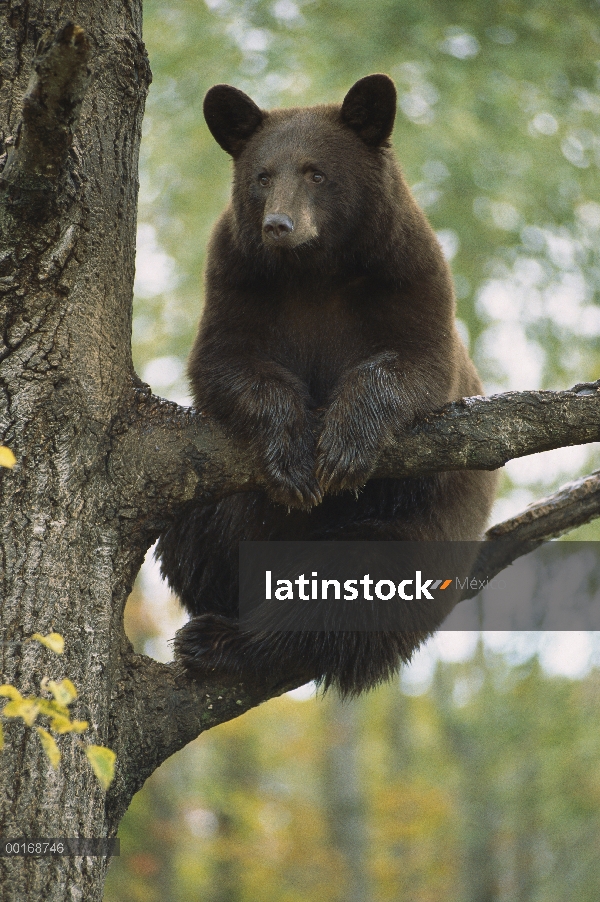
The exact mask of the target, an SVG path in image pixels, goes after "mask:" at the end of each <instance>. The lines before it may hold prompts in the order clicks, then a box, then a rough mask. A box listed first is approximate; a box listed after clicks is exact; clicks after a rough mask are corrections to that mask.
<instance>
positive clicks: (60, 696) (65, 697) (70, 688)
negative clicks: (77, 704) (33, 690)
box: [48, 680, 77, 705]
mask: <svg viewBox="0 0 600 902" xmlns="http://www.w3.org/2000/svg"><path fill="white" fill-rule="evenodd" d="M48 689H49V690H50V692H51V693H52V695H53V696H54V698H55V699H56V701H57V702H58V704H59V705H70V704H71V702H72V701H74V700H75V699H76V698H77V689H76V688H75V686H74V685H73V683H72V682H71V680H62V681H61V682H60V683H56V682H55V681H54V680H48Z"/></svg>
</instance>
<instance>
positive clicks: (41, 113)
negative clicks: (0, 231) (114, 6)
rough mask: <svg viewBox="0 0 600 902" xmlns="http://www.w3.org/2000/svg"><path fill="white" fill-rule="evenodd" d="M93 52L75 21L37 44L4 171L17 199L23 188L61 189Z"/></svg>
mask: <svg viewBox="0 0 600 902" xmlns="http://www.w3.org/2000/svg"><path fill="white" fill-rule="evenodd" d="M88 56H89V44H88V41H87V38H86V36H85V33H84V31H83V29H82V28H80V27H79V26H78V25H73V24H72V23H68V24H67V25H65V26H63V28H61V29H60V31H58V32H57V33H56V35H55V36H54V37H53V38H52V40H51V41H49V42H46V43H43V42H42V43H41V44H40V45H39V46H38V51H37V56H36V58H35V61H34V65H33V71H32V73H31V79H30V82H29V87H28V89H27V93H26V94H25V97H24V98H23V108H22V115H21V122H20V123H19V126H18V129H17V134H16V136H15V138H14V141H13V143H12V144H11V145H9V151H8V158H7V160H6V165H5V167H4V170H3V172H2V175H1V176H0V184H2V183H3V184H4V186H5V187H6V188H7V189H8V199H9V201H12V203H16V202H18V200H19V197H20V192H21V191H27V192H31V191H34V192H42V193H43V192H46V191H49V192H51V191H54V190H55V189H56V179H57V177H58V175H59V174H60V172H61V170H62V168H63V166H64V162H65V159H66V155H67V152H68V150H69V147H70V146H71V142H72V140H73V131H74V128H75V126H76V124H77V120H78V117H79V111H80V109H81V103H82V100H83V97H84V94H85V91H86V88H87V85H88V81H89V71H88V65H87V64H88Z"/></svg>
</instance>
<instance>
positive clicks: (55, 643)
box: [31, 633, 65, 655]
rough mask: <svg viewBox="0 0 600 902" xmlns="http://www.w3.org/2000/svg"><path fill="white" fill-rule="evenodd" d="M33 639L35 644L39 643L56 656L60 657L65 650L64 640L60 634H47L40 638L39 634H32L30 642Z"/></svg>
mask: <svg viewBox="0 0 600 902" xmlns="http://www.w3.org/2000/svg"><path fill="white" fill-rule="evenodd" d="M34 639H35V641H36V642H41V643H42V645H45V646H46V648H49V649H50V651H54V652H56V654H57V655H62V653H63V651H64V650H65V640H64V639H63V637H62V636H61V634H60V633H48V635H47V636H42V635H41V633H34V634H33V636H31V640H32V641H33V640H34Z"/></svg>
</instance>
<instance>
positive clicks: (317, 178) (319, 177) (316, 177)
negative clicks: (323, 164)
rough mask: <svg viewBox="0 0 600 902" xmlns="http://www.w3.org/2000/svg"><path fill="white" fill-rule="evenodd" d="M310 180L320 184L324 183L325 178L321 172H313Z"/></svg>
mask: <svg viewBox="0 0 600 902" xmlns="http://www.w3.org/2000/svg"><path fill="white" fill-rule="evenodd" d="M312 180H313V182H316V183H317V184H320V183H321V182H324V181H325V176H324V175H323V173H322V172H313V174H312Z"/></svg>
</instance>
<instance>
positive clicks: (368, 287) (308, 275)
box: [158, 75, 495, 694]
mask: <svg viewBox="0 0 600 902" xmlns="http://www.w3.org/2000/svg"><path fill="white" fill-rule="evenodd" d="M395 109H396V95H395V89H394V86H393V83H392V82H391V80H390V79H389V78H388V77H387V76H384V75H373V76H368V77H367V78H364V79H361V80H360V81H359V82H357V84H356V85H354V87H353V88H352V89H351V90H350V92H349V93H348V95H347V96H346V99H345V100H344V103H343V104H342V106H341V107H340V106H335V105H331V106H317V107H307V108H297V109H285V110H273V111H271V112H265V111H261V110H259V108H258V107H257V106H256V105H255V104H254V103H253V101H252V100H251V99H250V98H249V97H247V96H246V95H245V94H243V93H242V92H241V91H237V90H236V89H235V88H231V87H229V86H226V85H218V86H216V87H215V88H212V89H211V90H210V91H209V92H208V95H207V97H206V101H205V115H206V118H207V122H208V125H209V127H210V128H211V130H212V132H213V134H214V136H215V138H216V140H217V141H218V142H219V143H220V144H221V146H222V147H223V148H224V149H226V150H227V151H228V152H229V153H230V154H232V156H233V158H234V181H233V194H232V202H231V205H230V206H229V207H228V208H227V209H226V210H225V212H224V213H223V215H222V216H221V218H220V220H219V221H218V223H217V225H216V227H215V230H214V232H213V235H212V238H211V242H210V248H209V255H208V266H207V273H206V303H205V308H204V313H203V316H202V321H201V324H200V329H199V333H198V336H197V338H196V342H195V345H194V348H193V351H192V354H191V358H190V362H189V376H190V380H191V385H192V389H193V393H194V398H195V403H196V406H197V407H198V408H199V409H200V410H203V411H205V412H206V413H208V414H210V416H212V417H214V418H215V419H217V420H218V421H219V422H220V423H222V424H223V426H224V427H225V428H226V429H227V430H228V432H229V434H230V435H231V437H232V439H233V440H235V441H236V442H239V443H241V444H243V445H244V447H246V448H247V450H248V452H249V453H250V454H251V455H253V457H254V460H255V463H256V466H257V467H258V468H259V469H260V470H261V472H262V473H263V475H264V477H265V480H266V485H267V489H266V491H265V492H255V493H243V494H237V495H233V496H231V497H228V498H224V499H223V500H221V501H219V502H217V503H215V504H211V505H204V506H199V505H192V506H190V508H189V509H188V510H186V511H185V512H184V514H183V515H182V516H181V517H180V519H179V520H178V521H177V522H176V523H174V524H173V526H172V527H171V528H170V529H169V531H168V532H166V533H165V534H164V535H163V536H162V538H161V540H160V544H159V549H158V554H159V555H160V558H161V561H162V570H163V573H164V574H165V575H166V577H167V579H168V581H169V583H170V585H171V586H172V587H173V589H174V590H175V591H176V592H177V593H178V594H179V596H180V598H181V600H182V602H183V604H184V605H185V607H186V608H187V610H188V611H189V612H190V614H191V615H192V619H191V620H190V621H189V623H188V624H186V626H185V627H183V629H182V630H180V632H179V633H178V636H177V639H176V653H177V655H178V657H179V659H180V660H181V661H182V663H183V664H184V665H185V666H186V667H187V668H189V669H190V670H191V671H192V672H196V673H199V674H202V673H204V674H206V673H211V672H214V671H217V672H220V673H223V674H226V673H228V674H231V675H233V676H236V677H243V676H247V677H249V678H253V679H260V680H279V679H285V678H286V677H287V676H289V677H290V678H294V677H296V676H297V677H305V678H307V679H308V678H313V679H317V680H318V681H320V682H321V683H322V684H324V685H325V686H326V687H327V686H330V685H334V686H337V687H338V688H339V689H340V690H341V691H342V692H343V693H345V694H356V693H358V692H360V691H362V690H363V689H367V688H370V687H372V686H374V685H376V684H377V683H378V682H380V681H382V680H385V679H387V678H389V677H390V676H391V675H392V674H393V673H394V672H395V671H396V670H397V668H398V666H399V664H400V663H401V662H402V661H408V660H410V657H411V655H412V653H413V651H414V650H415V648H417V647H418V645H419V644H420V643H421V642H422V641H423V639H424V638H425V634H422V633H410V632H402V633H304V634H302V633H276V634H253V633H250V632H243V631H241V630H239V629H238V628H237V626H236V624H235V616H236V612H237V593H238V584H237V555H238V544H239V542H240V541H242V540H253V539H254V540H267V539H268V540H273V541H277V540H284V539H288V540H292V539H293V540H318V539H331V540H338V541H340V540H342V541H343V540H350V539H365V540H371V541H373V540H406V539H424V540H427V539H430V540H432V539H451V540H457V539H460V540H469V539H477V538H479V537H480V536H481V533H482V531H483V529H484V527H485V523H486V520H487V517H488V514H489V510H490V506H491V503H492V500H493V494H494V486H495V477H494V474H490V473H484V472H474V471H470V472H469V471H462V472H453V473H441V474H435V475H432V476H426V477H422V478H418V479H397V480H391V479H388V480H371V481H369V476H370V474H371V473H372V471H373V468H374V466H375V464H376V462H377V458H378V454H379V452H380V450H381V448H382V447H383V446H384V445H385V443H386V441H387V439H388V437H389V436H390V434H391V432H392V431H398V430H400V431H401V430H403V429H409V428H410V427H411V425H412V424H413V422H414V421H415V420H418V419H420V418H422V417H424V416H425V415H426V414H428V413H430V412H431V411H434V410H436V409H438V408H440V407H442V406H443V405H444V404H445V403H446V402H448V401H451V400H454V399H457V398H461V397H463V396H468V395H474V394H478V393H480V392H481V384H480V382H479V378H478V376H477V373H476V371H475V368H474V366H473V364H472V362H471V361H470V359H469V357H468V355H467V352H466V350H465V348H464V346H463V344H462V342H461V340H460V338H459V336H458V334H457V331H456V328H455V324H454V310H455V303H454V295H453V288H452V281H451V276H450V272H449V269H448V266H447V264H446V261H445V260H444V257H443V255H442V252H441V249H440V246H439V244H438V242H437V240H436V237H435V234H434V233H433V231H432V229H431V227H430V225H429V223H428V222H427V219H426V218H425V215H424V214H423V213H422V211H421V210H420V209H419V207H418V206H417V204H416V202H415V200H414V198H413V197H412V195H411V193H410V191H409V189H408V187H407V185H406V182H405V181H404V179H403V177H402V174H401V172H400V169H399V167H398V165H397V163H396V160H395V158H394V154H393V152H392V150H391V148H390V146H389V141H388V139H389V135H390V133H391V130H392V127H393V122H394V114H395ZM268 223H276V225H278V228H279V233H277V232H276V231H275V230H274V229H272V228H271V229H268V228H267V226H268ZM290 226H291V228H290ZM442 616H443V615H442V613H440V620H441V619H442Z"/></svg>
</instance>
